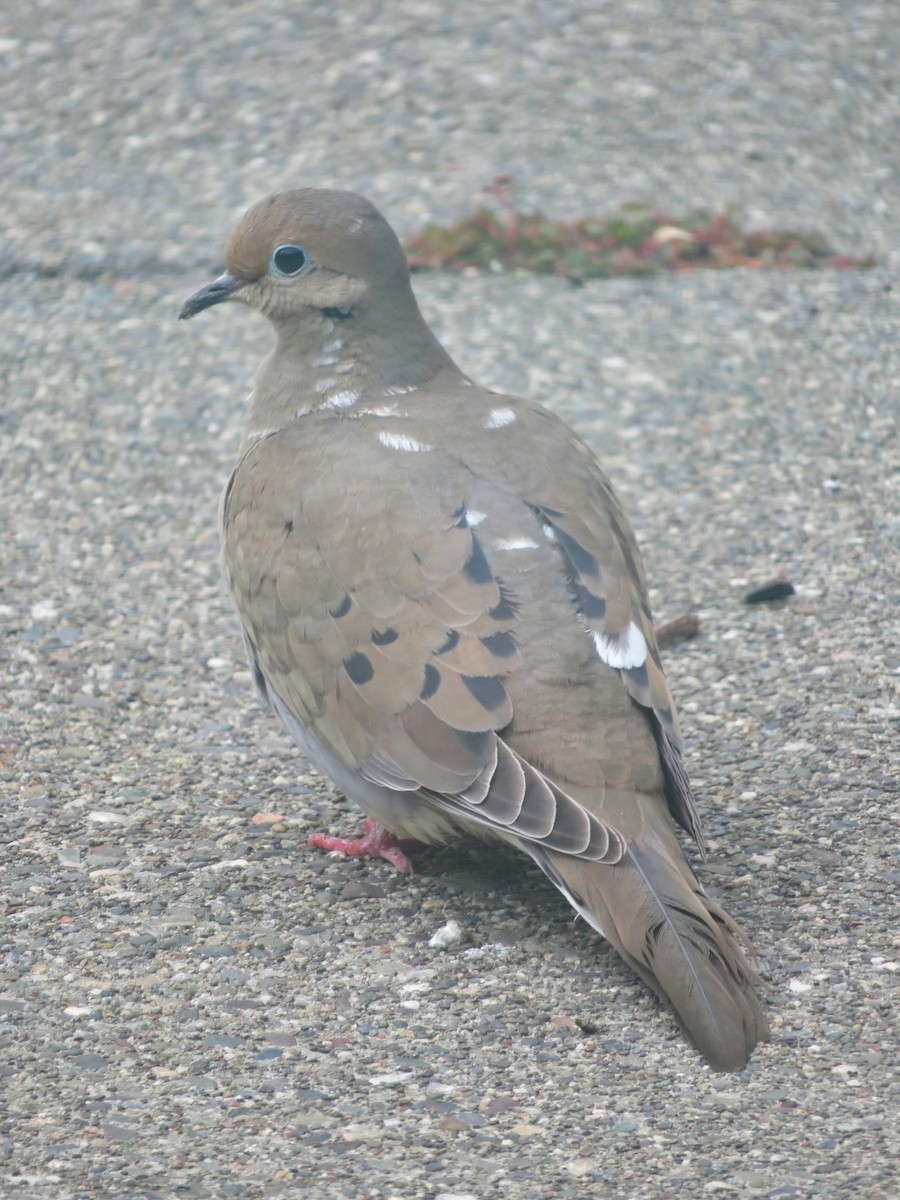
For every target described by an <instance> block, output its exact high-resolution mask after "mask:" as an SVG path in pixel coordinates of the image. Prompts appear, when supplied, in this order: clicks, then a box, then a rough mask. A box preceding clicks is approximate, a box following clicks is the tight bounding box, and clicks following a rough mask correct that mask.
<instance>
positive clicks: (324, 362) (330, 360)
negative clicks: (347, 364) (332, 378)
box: [312, 354, 338, 367]
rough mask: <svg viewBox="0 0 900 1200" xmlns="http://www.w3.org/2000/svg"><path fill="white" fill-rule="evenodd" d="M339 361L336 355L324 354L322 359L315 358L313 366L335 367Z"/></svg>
mask: <svg viewBox="0 0 900 1200" xmlns="http://www.w3.org/2000/svg"><path fill="white" fill-rule="evenodd" d="M337 360H338V358H337V355H336V354H323V355H322V357H321V358H314V359H313V362H312V365H313V366H314V367H333V366H334V364H335V363H336V362H337Z"/></svg>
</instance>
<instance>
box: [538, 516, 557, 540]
mask: <svg viewBox="0 0 900 1200" xmlns="http://www.w3.org/2000/svg"><path fill="white" fill-rule="evenodd" d="M541 529H542V530H543V531H544V537H545V538H546V539H547V541H548V542H555V541H556V530H555V529H554V528H553V526H552V525H551V524H550V523H549V521H544V523H543V524H542V525H541Z"/></svg>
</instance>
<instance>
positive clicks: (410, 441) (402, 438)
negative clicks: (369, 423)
mask: <svg viewBox="0 0 900 1200" xmlns="http://www.w3.org/2000/svg"><path fill="white" fill-rule="evenodd" d="M378 440H379V442H381V444H382V446H387V447H388V449H389V450H410V451H412V452H413V453H417V452H419V451H422V450H430V449H431V447H430V446H428V445H426V443H425V442H417V441H416V439H415V438H411V437H407V435H406V434H405V433H388V432H387V430H385V429H383V430H382V431H381V433H379V435H378Z"/></svg>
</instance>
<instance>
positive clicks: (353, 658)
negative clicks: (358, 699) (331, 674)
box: [344, 650, 375, 684]
mask: <svg viewBox="0 0 900 1200" xmlns="http://www.w3.org/2000/svg"><path fill="white" fill-rule="evenodd" d="M344 670H345V671H346V672H347V674H348V675H349V676H350V679H351V680H352V682H353V683H356V684H363V683H368V682H369V680H370V679H371V678H372V676H373V675H374V674H375V671H374V669H373V667H372V664H371V663H370V662H369V660H368V658H367V657H366V656H365V654H363V652H362V651H361V650H355V651H354V652H353V654H351V655H350V657H349V658H345V659H344Z"/></svg>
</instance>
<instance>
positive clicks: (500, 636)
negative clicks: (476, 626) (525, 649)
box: [479, 633, 516, 658]
mask: <svg viewBox="0 0 900 1200" xmlns="http://www.w3.org/2000/svg"><path fill="white" fill-rule="evenodd" d="M479 641H480V642H481V644H482V646H484V648H485V650H489V651H490V652H491V654H494V655H496V657H497V658H509V657H510V655H512V654H515V652H516V643H515V640H514V638H513V635H512V634H511V633H492V634H491V635H490V636H489V637H483V638H479Z"/></svg>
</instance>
